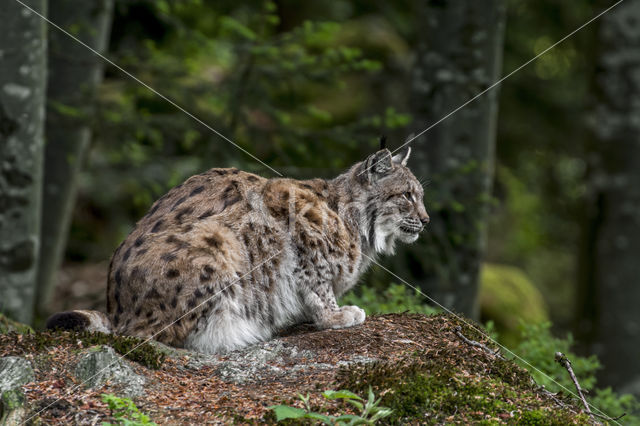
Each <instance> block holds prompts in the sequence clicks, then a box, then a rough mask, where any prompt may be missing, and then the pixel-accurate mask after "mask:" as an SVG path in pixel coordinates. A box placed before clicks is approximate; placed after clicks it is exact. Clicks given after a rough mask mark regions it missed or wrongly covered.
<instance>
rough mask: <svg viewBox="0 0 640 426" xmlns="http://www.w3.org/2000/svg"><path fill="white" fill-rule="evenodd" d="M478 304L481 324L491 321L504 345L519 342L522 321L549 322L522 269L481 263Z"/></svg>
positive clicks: (546, 313)
mask: <svg viewBox="0 0 640 426" xmlns="http://www.w3.org/2000/svg"><path fill="white" fill-rule="evenodd" d="M479 303H480V315H481V320H482V322H486V321H489V320H491V321H493V322H494V324H495V326H496V331H497V332H498V333H499V335H500V340H501V341H502V342H503V343H504V344H505V345H506V346H515V345H516V344H517V343H518V341H519V338H520V337H519V336H520V332H519V330H518V326H519V324H520V322H521V321H522V322H525V323H528V324H531V323H534V324H537V323H542V322H545V321H548V320H549V313H548V311H547V306H546V304H545V301H544V299H543V297H542V294H541V293H540V290H538V289H537V288H536V286H535V285H534V284H533V283H532V282H531V280H530V279H529V278H528V277H527V276H526V275H525V273H524V272H523V271H522V270H521V269H519V268H516V267H513V266H507V265H499V264H493V263H486V264H484V266H483V267H482V272H481V275H480V293H479Z"/></svg>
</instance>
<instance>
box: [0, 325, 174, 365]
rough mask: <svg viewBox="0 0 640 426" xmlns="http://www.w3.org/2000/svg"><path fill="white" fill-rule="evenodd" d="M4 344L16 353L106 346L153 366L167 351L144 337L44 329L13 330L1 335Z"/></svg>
mask: <svg viewBox="0 0 640 426" xmlns="http://www.w3.org/2000/svg"><path fill="white" fill-rule="evenodd" d="M2 344H7V347H11V348H12V349H13V351H12V354H15V355H21V354H24V353H34V352H40V351H43V350H45V349H46V348H49V347H51V346H60V345H72V346H74V347H78V346H79V344H81V345H82V346H81V347H83V348H87V347H91V346H96V345H107V346H111V347H112V348H113V349H114V350H115V351H116V352H118V353H119V354H121V355H123V356H124V357H125V358H127V359H129V360H131V361H135V362H137V363H139V364H142V365H144V366H145V367H148V368H152V369H158V368H160V367H161V366H162V363H163V362H164V360H165V359H166V354H165V353H164V352H162V351H161V350H159V349H157V348H156V347H155V346H154V345H153V344H151V343H150V342H145V341H144V340H143V339H140V338H137V337H131V336H119V335H115V334H104V333H98V332H95V333H90V332H86V331H84V332H69V331H43V332H36V333H32V334H26V335H21V334H17V333H15V332H12V333H9V334H7V335H5V336H0V345H2Z"/></svg>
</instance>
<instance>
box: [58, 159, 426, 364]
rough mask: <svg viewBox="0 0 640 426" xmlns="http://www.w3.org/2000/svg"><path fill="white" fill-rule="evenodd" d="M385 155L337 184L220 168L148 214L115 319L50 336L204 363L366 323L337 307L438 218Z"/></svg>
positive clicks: (117, 269)
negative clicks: (307, 333)
mask: <svg viewBox="0 0 640 426" xmlns="http://www.w3.org/2000/svg"><path fill="white" fill-rule="evenodd" d="M409 154H410V149H409V150H408V151H407V152H406V154H404V155H396V156H394V157H392V156H391V153H390V152H389V151H388V150H386V149H383V150H381V151H378V152H377V153H375V154H373V155H371V156H369V157H368V158H367V159H366V160H365V161H362V162H359V163H357V164H355V165H353V166H352V167H351V168H350V169H349V170H347V171H346V172H345V173H343V174H341V175H340V176H338V177H336V178H335V179H333V180H323V179H312V180H307V181H299V180H293V179H284V178H275V179H265V178H262V177H260V176H256V175H254V174H251V173H246V172H243V171H240V170H237V169H211V170H209V171H207V172H205V173H202V174H200V175H196V176H193V177H191V178H189V179H188V180H187V181H186V182H184V183H183V184H182V185H178V186H177V187H175V188H173V189H172V190H171V191H169V193H167V194H166V195H165V196H163V197H162V198H160V199H159V200H158V201H156V202H155V204H154V205H153V206H152V207H151V210H150V211H149V212H148V213H147V214H146V216H144V217H143V218H142V219H141V220H140V221H139V222H138V224H137V225H136V227H135V229H134V230H133V231H132V232H131V234H130V235H129V236H128V237H127V238H126V240H125V241H124V242H123V243H122V244H121V245H120V247H118V249H117V250H116V251H115V253H114V255H113V258H112V259H111V265H110V271H109V278H108V287H107V315H106V316H105V315H104V314H102V313H99V312H96V311H71V312H63V313H58V314H55V315H54V316H52V317H51V318H50V319H49V321H48V322H47V326H48V327H49V328H55V327H62V328H76V329H88V330H98V331H104V332H115V333H118V334H126V335H133V336H140V337H153V338H155V339H156V340H158V341H160V342H164V343H167V344H169V345H173V346H178V347H186V348H189V349H193V350H196V351H201V352H209V353H213V352H225V351H229V350H233V349H237V348H241V347H243V346H246V345H250V344H252V343H255V342H258V341H262V340H266V339H269V338H270V337H271V336H272V335H273V334H274V333H275V332H276V331H278V330H279V329H282V328H283V327H286V326H288V325H292V324H295V323H298V322H302V321H305V320H310V321H312V322H313V323H315V324H316V325H317V326H318V327H319V328H342V327H350V326H354V325H357V324H361V323H362V322H363V321H364V319H365V313H364V311H363V310H362V309H360V308H359V307H357V306H342V307H339V306H338V304H337V303H336V298H337V297H339V296H340V295H342V294H343V293H344V292H345V291H347V290H349V289H350V288H351V287H353V286H354V285H355V284H356V282H357V281H358V277H360V275H361V274H362V272H363V271H364V270H365V269H366V268H367V267H368V265H369V263H370V261H369V259H368V257H369V256H375V255H376V254H378V253H389V254H390V253H393V251H394V245H395V243H396V240H400V241H403V242H406V243H411V242H413V241H415V240H416V239H417V238H418V234H419V233H420V231H422V229H423V227H424V225H425V224H426V223H427V222H429V216H428V215H427V212H426V210H425V208H424V205H423V203H422V197H423V190H422V186H421V185H420V183H419V182H418V180H417V179H416V178H415V176H414V175H413V174H412V173H411V171H410V170H409V169H408V168H407V167H406V163H407V159H408V157H409Z"/></svg>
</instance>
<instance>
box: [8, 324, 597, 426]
mask: <svg viewBox="0 0 640 426" xmlns="http://www.w3.org/2000/svg"><path fill="white" fill-rule="evenodd" d="M456 327H461V329H460V330H461V331H462V333H463V335H464V336H466V337H468V338H469V339H473V340H477V341H479V342H483V343H484V344H486V345H489V346H490V342H489V341H488V340H487V339H486V337H485V336H483V335H482V334H481V333H480V332H478V331H477V330H476V329H475V328H471V327H469V326H468V325H466V324H464V323H462V322H461V321H460V320H458V319H457V318H455V317H452V316H447V315H436V316H425V315H418V314H387V315H378V316H371V317H369V318H368V319H367V321H366V322H365V323H364V324H362V325H360V326H357V327H353V328H348V329H343V330H323V331H318V330H315V329H313V328H312V327H311V326H308V325H302V326H298V327H296V328H294V329H291V330H288V331H287V332H286V333H284V335H283V336H282V337H279V338H277V339H274V340H272V341H269V342H265V343H263V344H259V345H256V346H253V347H250V348H247V349H245V350H242V351H237V352H233V353H230V354H227V355H224V356H214V355H202V354H197V353H193V352H187V351H183V350H167V349H165V347H163V346H161V345H149V344H145V345H144V346H143V347H142V348H140V349H138V350H136V353H137V355H138V356H137V358H136V357H132V356H131V355H129V358H133V359H137V361H138V362H135V361H131V360H126V361H124V362H125V363H126V364H128V365H129V366H130V367H131V368H132V369H133V371H134V372H135V373H136V374H138V375H140V376H142V377H144V380H145V382H146V383H145V385H144V391H143V393H142V394H141V395H139V396H137V397H135V398H133V400H134V402H135V403H136V405H137V406H138V407H139V409H140V411H141V412H144V413H146V414H148V415H149V416H150V418H151V419H152V420H153V421H154V422H157V423H159V424H205V423H207V424H228V423H237V424H247V423H249V424H250V423H254V424H263V423H274V422H275V416H274V414H273V412H272V411H271V410H270V409H269V407H270V406H273V405H278V404H285V405H293V406H297V407H300V408H302V407H303V404H302V402H301V401H300V399H299V398H298V397H297V394H302V395H306V394H307V393H308V394H309V395H310V396H311V397H310V405H311V407H312V409H313V410H314V411H318V412H321V413H325V414H333V415H337V414H344V413H354V411H353V407H351V406H350V405H347V404H345V403H344V402H339V401H328V400H325V399H324V398H323V397H322V391H324V390H329V389H333V390H337V389H349V390H351V391H353V392H355V393H357V394H359V395H361V396H363V397H365V398H366V395H367V391H368V388H369V386H371V387H372V389H373V391H374V392H375V394H376V396H379V397H381V398H382V402H381V405H384V406H387V407H390V408H392V409H393V410H394V411H393V414H392V416H391V417H389V418H388V419H387V420H389V421H391V422H392V423H402V424H406V423H410V424H442V423H461V424H469V423H477V422H482V421H485V422H486V421H488V422H490V423H507V424H516V423H517V424H522V423H526V424H590V421H589V418H588V417H586V416H585V415H584V414H580V410H579V408H578V407H577V406H576V405H575V404H574V403H573V402H571V401H569V400H568V399H566V398H562V397H561V396H558V397H554V396H552V395H550V394H549V393H548V392H546V391H544V390H543V389H541V388H539V387H538V386H537V385H535V383H534V382H533V380H532V379H531V376H530V375H529V374H528V373H527V372H526V371H524V370H522V369H521V368H519V367H518V366H517V365H515V364H514V363H513V362H511V361H509V360H504V359H502V358H501V357H499V356H497V355H495V354H492V353H489V352H487V351H485V350H483V349H481V348H478V347H475V346H472V345H469V344H468V343H467V342H465V341H464V340H463V339H462V338H461V337H460V336H459V335H458V334H456ZM118 339H125V338H119V337H114V336H107V335H99V334H97V335H96V334H88V333H84V334H79V333H68V332H44V333H35V334H33V333H32V334H16V333H10V334H5V335H0V357H4V356H20V357H23V358H25V359H27V360H28V361H30V363H31V365H32V366H33V368H34V371H35V381H33V382H31V383H29V384H26V385H24V386H23V390H24V393H25V395H26V399H27V404H28V407H29V408H30V410H31V413H37V416H38V417H39V419H40V420H41V421H42V422H44V423H45V424H100V422H116V420H117V419H115V418H114V413H113V412H112V411H111V410H110V409H109V407H108V406H107V404H106V403H105V402H103V401H102V400H101V394H103V393H113V394H116V395H118V394H119V392H120V390H121V388H120V387H119V385H117V384H107V385H105V386H103V387H101V388H97V389H90V388H86V387H85V386H83V384H82V383H81V381H80V380H79V379H78V377H77V376H76V375H74V371H75V368H76V366H77V364H78V362H79V360H80V358H81V357H82V356H84V355H86V353H87V350H89V349H88V348H90V347H91V346H92V345H95V344H99V343H105V344H111V345H112V346H114V347H115V348H116V350H117V351H118V352H120V353H126V352H128V350H129V349H130V348H131V344H130V343H131V342H129V343H127V342H125V343H127V344H123V345H120V346H118V345H119V344H120V343H119V341H118ZM129 339H131V338H129ZM142 350H143V351H144V353H143V355H142V356H140V351H142ZM134 355H135V353H134ZM150 360H151V362H149V361H150ZM143 364H146V366H145V365H143ZM151 367H156V368H151Z"/></svg>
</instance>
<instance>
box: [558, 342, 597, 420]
mask: <svg viewBox="0 0 640 426" xmlns="http://www.w3.org/2000/svg"><path fill="white" fill-rule="evenodd" d="M556 362H557V363H558V364H560V365H561V366H563V367H564V368H566V369H567V371H568V372H569V377H571V381H573V384H574V385H575V387H576V390H577V391H578V396H579V397H580V399H581V400H582V404H583V405H584V409H585V410H586V411H587V414H591V408H589V403H587V399H586V398H585V397H584V394H583V393H582V388H581V387H580V383H578V378H577V377H576V375H575V373H574V372H573V368H572V367H571V361H569V358H567V357H566V355H565V354H563V353H562V352H556Z"/></svg>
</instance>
